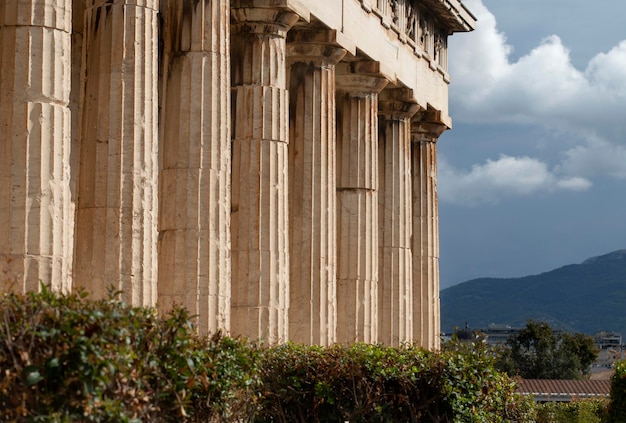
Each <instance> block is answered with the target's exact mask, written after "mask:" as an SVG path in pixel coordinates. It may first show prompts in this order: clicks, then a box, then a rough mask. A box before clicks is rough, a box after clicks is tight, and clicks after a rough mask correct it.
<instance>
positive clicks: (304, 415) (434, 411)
mask: <svg viewBox="0 0 626 423" xmlns="http://www.w3.org/2000/svg"><path fill="white" fill-rule="evenodd" d="M493 362H494V356H493V354H492V352H491V351H490V350H489V349H488V348H487V347H486V346H485V345H484V344H482V343H479V344H476V345H473V346H470V345H464V344H461V343H458V342H455V343H450V344H448V345H447V346H446V348H445V350H444V351H442V352H440V353H434V352H429V351H426V350H424V349H422V348H419V347H417V346H415V345H403V346H402V347H400V348H391V347H385V346H382V345H367V344H353V345H350V346H343V345H335V346H332V347H328V348H322V347H316V346H313V347H309V346H303V345H297V344H292V343H288V344H285V345H281V346H278V347H274V348H271V349H268V350H267V351H266V354H265V356H264V362H263V365H262V366H261V369H262V378H263V384H264V396H263V399H262V406H263V408H262V410H261V412H260V413H259V415H258V418H257V421H258V422H269V421H280V422H288V421H359V422H368V421H371V422H383V421H394V422H431V421H440V422H464V423H465V422H489V423H491V422H505V421H513V419H515V420H516V421H521V420H520V419H521V418H524V417H525V416H528V415H532V412H533V410H532V404H529V403H530V402H532V401H529V400H527V399H525V398H521V397H519V396H517V395H515V394H514V389H515V383H514V382H513V381H512V380H511V379H509V378H508V377H507V376H506V375H503V374H500V373H498V372H497V371H496V370H495V369H494V367H493Z"/></svg>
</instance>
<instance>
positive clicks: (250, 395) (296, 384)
mask: <svg viewBox="0 0 626 423" xmlns="http://www.w3.org/2000/svg"><path fill="white" fill-rule="evenodd" d="M496 359H497V351H495V350H494V349H492V348H491V347H489V346H488V345H487V344H486V343H485V342H483V340H481V339H480V338H476V339H474V340H473V341H472V342H470V343H461V342H459V341H458V340H453V341H451V342H448V343H445V344H444V346H443V348H442V350H441V351H438V352H432V351H427V350H424V349H422V348H420V347H418V346H416V345H412V344H407V345H403V346H401V347H399V348H392V347H386V346H382V345H369V344H360V343H357V344H353V345H348V346H346V345H334V346H330V347H320V346H303V345H298V344H293V343H287V344H284V345H278V346H273V347H265V348H259V347H257V346H255V345H253V344H250V343H248V342H245V341H242V340H238V339H232V338H229V337H226V336H223V335H221V334H219V333H218V334H215V335H213V336H212V337H210V338H201V337H198V336H197V335H196V334H195V332H194V329H193V327H192V325H191V323H190V319H189V316H188V315H187V313H186V312H185V311H184V310H181V309H174V310H173V311H171V312H170V313H168V314H167V315H164V316H159V315H157V313H156V312H155V310H154V309H151V308H133V307H129V306H127V305H126V304H125V303H124V302H122V301H121V300H119V299H118V297H117V296H116V295H111V296H110V297H109V298H108V299H106V300H101V301H88V300H87V299H85V298H84V295H83V294H81V293H74V294H69V295H59V294H55V293H53V292H50V291H49V290H48V289H47V288H45V287H42V290H41V292H39V293H29V294H26V295H17V294H4V295H3V296H1V297H0V420H4V421H41V422H46V421H49V422H53V421H54V422H69V421H85V422H88V421H94V422H142V421H152V422H199V421H210V422H219V421H224V422H226V421H237V422H245V421H256V422H259V423H262V422H275V421H276V422H291V421H307V422H308V421H340V422H343V421H358V422H386V421H393V422H431V421H438V422H442V423H445V422H448V423H452V422H454V423H457V422H458V423H482V422H489V423H492V422H496V423H497V422H503V423H504V422H520V423H522V422H539V423H541V422H544V421H555V422H558V421H565V420H555V419H557V418H562V419H565V418H567V417H562V416H569V417H570V418H572V419H573V418H574V417H575V418H578V420H571V421H588V422H594V421H604V420H597V417H598V418H599V417H601V414H602V413H601V411H602V410H604V408H602V407H601V406H597V407H596V408H593V407H594V406H591V405H587V404H586V403H585V404H584V405H583V403H581V404H576V405H571V406H567V407H569V408H567V409H564V407H565V406H552V405H546V406H536V405H535V404H534V403H533V401H532V399H531V398H529V397H522V396H519V395H517V394H515V392H514V391H515V385H516V384H515V381H514V380H513V379H511V378H509V377H508V376H507V375H506V374H504V373H500V372H498V371H497V370H496V368H495V362H496ZM623 367H624V366H623V365H622V367H619V369H621V373H619V374H621V375H624V374H626V371H624V368H623ZM616 374H617V373H616ZM619 383H624V382H623V380H622V379H619V378H616V379H615V380H614V385H616V384H619ZM618 392H621V397H616V399H614V403H618V404H623V403H624V402H625V401H624V397H625V394H624V390H623V388H622V390H621V391H618ZM616 395H617V394H616ZM620 401H621V402H620ZM572 407H574V408H572ZM612 410H613V411H614V412H619V408H618V407H612ZM568 413H569V414H568ZM622 413H624V411H623V410H622ZM617 415H618V416H623V414H617ZM580 416H583V417H580ZM585 416H586V417H585ZM585 418H586V419H587V420H584V419H585ZM618 418H619V417H618ZM542 419H543V420H542ZM550 419H552V420H550ZM616 421H624V420H623V419H622V420H616Z"/></svg>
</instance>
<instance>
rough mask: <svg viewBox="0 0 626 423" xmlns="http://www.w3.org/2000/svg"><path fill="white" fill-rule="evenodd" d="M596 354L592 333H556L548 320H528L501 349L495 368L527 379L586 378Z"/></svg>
mask: <svg viewBox="0 0 626 423" xmlns="http://www.w3.org/2000/svg"><path fill="white" fill-rule="evenodd" d="M597 356H598V351H597V350H596V348H595V346H594V344H593V339H592V338H591V337H590V336H587V335H585V334H582V333H575V334H569V333H561V332H557V331H555V330H553V329H552V327H550V325H549V324H548V323H545V322H538V321H534V320H529V321H528V322H527V323H526V327H525V328H524V329H522V330H521V331H520V332H519V333H518V334H515V335H511V336H510V337H509V339H508V340H507V342H506V345H505V346H504V347H502V348H501V350H500V354H499V358H498V359H497V362H496V367H497V368H498V369H499V370H501V371H503V372H506V373H508V374H509V375H510V376H516V375H517V376H521V377H523V378H525V379H583V378H585V377H587V376H588V375H589V371H590V368H591V364H592V363H593V362H594V361H595V359H596V357H597Z"/></svg>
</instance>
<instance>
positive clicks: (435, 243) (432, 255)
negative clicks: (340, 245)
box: [411, 111, 447, 349]
mask: <svg viewBox="0 0 626 423" xmlns="http://www.w3.org/2000/svg"><path fill="white" fill-rule="evenodd" d="M446 129H447V128H446V126H445V125H444V124H441V123H439V119H438V117H437V112H434V111H427V112H420V113H418V115H416V117H415V118H414V119H413V121H412V127H411V139H412V171H413V245H412V247H413V296H414V301H413V304H414V307H413V318H414V327H413V329H414V339H415V341H416V342H418V343H419V344H420V345H421V346H423V347H424V348H428V349H437V348H439V345H440V338H439V336H440V332H441V329H440V326H441V325H440V308H439V208H438V196H437V139H438V138H439V136H440V135H441V134H442V133H443V131H445V130H446Z"/></svg>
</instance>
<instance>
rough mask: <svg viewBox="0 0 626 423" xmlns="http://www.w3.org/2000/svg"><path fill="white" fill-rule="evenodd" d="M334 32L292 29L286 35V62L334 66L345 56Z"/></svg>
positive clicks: (344, 51)
mask: <svg viewBox="0 0 626 423" xmlns="http://www.w3.org/2000/svg"><path fill="white" fill-rule="evenodd" d="M337 37H338V32H337V31H336V30H334V29H333V30H325V29H302V28H294V29H292V30H291V31H289V33H288V35H287V62H288V64H289V65H292V64H294V63H312V64H314V65H317V66H334V65H336V64H337V63H339V61H340V60H341V59H343V57H344V56H345V55H346V53H347V51H346V49H345V48H344V47H343V45H342V44H343V43H341V42H339V41H338V39H337Z"/></svg>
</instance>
